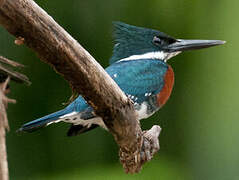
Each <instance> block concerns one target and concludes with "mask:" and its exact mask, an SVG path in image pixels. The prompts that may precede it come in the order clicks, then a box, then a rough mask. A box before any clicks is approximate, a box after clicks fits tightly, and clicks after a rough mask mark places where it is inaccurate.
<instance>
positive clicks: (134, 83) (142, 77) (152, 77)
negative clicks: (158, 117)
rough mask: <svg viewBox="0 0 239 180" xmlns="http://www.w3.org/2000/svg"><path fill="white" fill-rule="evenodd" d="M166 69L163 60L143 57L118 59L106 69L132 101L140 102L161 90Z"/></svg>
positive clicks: (166, 66)
mask: <svg viewBox="0 0 239 180" xmlns="http://www.w3.org/2000/svg"><path fill="white" fill-rule="evenodd" d="M167 69H168V65H167V64H166V63H165V62H163V61H160V60H152V59H145V60H133V61H132V60H129V61H120V62H117V63H114V64H112V65H111V66H109V67H108V68H107V69H106V71H107V72H108V74H109V75H110V76H111V77H112V78H113V79H114V80H115V82H116V83H117V84H118V85H119V87H120V88H121V89H122V90H123V91H124V92H125V93H126V94H127V95H128V96H129V97H130V98H131V99H132V100H133V101H134V102H137V103H139V104H141V103H142V102H144V101H146V100H147V99H148V97H149V96H151V95H157V94H158V93H159V92H160V91H161V89H162V88H163V86H164V76H165V73H166V72H167Z"/></svg>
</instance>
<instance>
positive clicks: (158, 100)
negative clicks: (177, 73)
mask: <svg viewBox="0 0 239 180" xmlns="http://www.w3.org/2000/svg"><path fill="white" fill-rule="evenodd" d="M114 27H115V33H114V35H115V36H114V37H115V45H114V49H113V55H112V57H111V59H110V66H109V67H107V68H106V69H105V71H106V72H107V73H108V74H109V75H110V76H111V78H112V79H113V80H114V81H115V82H116V83H117V84H118V85H119V87H120V88H121V89H122V91H123V92H124V93H125V95H126V96H128V97H129V98H130V99H131V100H132V102H133V104H134V108H135V111H136V113H137V117H138V119H139V120H141V119H145V118H148V117H149V116H151V115H152V114H154V113H155V112H157V111H158V110H159V109H160V108H161V107H162V106H163V105H164V104H165V103H166V102H167V100H168V99H169V96H170V94H171V92H172V89H173V85H174V72H173V69H172V67H171V66H170V65H169V64H167V61H168V60H169V59H170V58H172V57H174V56H176V55H178V54H180V53H181V52H183V51H187V50H194V49H201V48H207V47H211V46H216V45H220V44H224V43H225V41H220V40H185V39H176V38H173V37H171V36H169V35H167V34H165V33H163V32H160V31H158V30H153V29H148V28H142V27H136V26H132V25H128V24H125V23H122V22H115V23H114ZM58 122H66V123H70V124H71V127H70V129H69V131H68V133H67V135H68V136H74V135H78V134H81V133H83V132H86V131H89V130H91V129H94V128H96V127H98V126H101V127H103V128H105V129H107V127H106V126H105V124H104V122H103V120H102V118H101V117H99V116H97V115H96V114H95V113H94V109H93V108H92V107H91V106H90V105H88V104H87V102H86V101H85V100H84V99H83V97H82V96H78V97H77V98H76V99H75V100H74V101H73V102H72V103H71V104H69V105H68V106H67V107H65V108H64V109H62V110H60V111H57V112H55V113H52V114H49V115H46V116H44V117H41V118H39V119H36V120H34V121H31V122H28V123H26V124H24V125H23V126H22V127H21V128H20V129H19V131H28V132H31V131H33V130H35V129H38V128H40V127H45V126H47V125H49V124H52V123H58Z"/></svg>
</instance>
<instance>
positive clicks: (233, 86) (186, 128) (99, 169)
mask: <svg viewBox="0 0 239 180" xmlns="http://www.w3.org/2000/svg"><path fill="white" fill-rule="evenodd" d="M36 2H37V3H38V4H39V5H40V6H41V7H42V8H43V9H45V10H46V11H47V12H48V13H49V14H50V15H51V16H52V17H53V18H54V19H55V20H56V21H57V22H58V23H59V24H60V25H61V26H62V27H64V28H65V29H66V31H68V32H69V33H70V34H71V35H72V36H73V37H74V38H75V39H77V40H78V41H79V42H80V43H81V44H82V45H83V46H84V47H85V48H86V49H87V50H88V51H89V52H90V53H91V54H92V55H93V56H94V57H95V58H96V59H97V60H98V61H99V62H100V64H101V65H102V66H103V67H107V66H108V59H109V58H110V56H111V51H112V46H113V43H112V42H113V41H112V38H111V37H112V36H111V32H112V24H111V22H112V21H114V20H119V21H123V22H126V23H129V24H133V25H138V26H144V27H149V28H155V29H158V30H161V31H163V32H166V33H168V34H170V35H172V36H174V37H176V38H185V39H186V38H188V39H189V38H190V39H197V38H199V39H221V40H226V41H227V43H226V44H225V45H223V46H218V47H214V48H210V49H204V50H199V51H194V52H186V53H183V54H181V55H179V56H177V57H175V58H173V59H171V60H170V62H169V63H170V64H171V65H172V67H173V69H174V71H175V76H176V77H175V79H176V81H175V87H174V90H173V93H172V95H171V98H170V100H169V101H168V103H167V104H166V105H165V106H164V108H163V109H161V110H160V112H158V113H156V114H155V115H154V116H153V117H152V118H150V119H147V120H144V121H143V123H142V127H143V128H144V129H146V128H150V127H151V126H152V125H153V124H159V125H160V126H161V127H162V128H163V131H162V133H161V135H160V145H161V149H160V151H159V153H158V154H157V155H156V156H155V157H154V159H153V161H151V162H150V163H147V164H146V165H145V166H144V168H143V170H142V172H141V173H139V174H137V175H126V174H124V172H123V169H122V167H121V165H120V163H119V160H118V147H117V145H116V143H115V142H114V140H113V138H112V136H111V135H110V134H109V133H108V132H106V131H104V130H102V129H100V128H98V129H96V130H94V131H91V132H89V133H86V134H83V135H81V136H78V137H72V138H68V137H66V131H67V129H68V124H63V123H59V124H57V125H52V126H49V127H47V128H44V129H42V130H41V131H37V132H35V133H32V134H17V133H15V130H16V129H17V128H19V127H20V126H21V125H22V124H23V123H25V122H28V121H30V120H33V119H35V118H38V117H41V116H43V115H46V114H48V113H51V112H54V111H56V110H59V109H61V108H63V105H62V102H66V101H67V100H68V98H69V97H70V96H71V89H70V88H69V86H68V83H67V82H66V81H65V80H64V79H63V78H62V77H61V76H59V75H58V74H56V73H55V72H54V71H53V70H52V68H51V67H49V66H48V65H47V64H44V63H42V62H41V61H40V60H39V59H38V58H37V57H36V55H35V53H34V52H33V51H32V50H30V49H28V48H27V47H26V46H24V45H23V46H16V45H15V44H14V38H13V37H12V36H11V35H9V34H8V33H7V32H6V31H5V30H4V29H3V28H0V42H1V43H0V54H1V55H3V56H6V57H8V58H10V59H13V60H17V61H18V62H20V63H23V64H25V65H26V68H25V69H24V71H23V72H24V73H25V74H26V75H27V76H28V77H29V78H30V80H31V81H32V85H31V86H30V87H26V86H23V85H19V84H15V83H11V88H12V92H11V94H10V97H11V98H15V99H17V104H16V105H9V108H8V117H9V123H10V127H11V131H10V132H9V133H8V134H7V148H8V160H9V169H10V177H11V179H16V180H25V179H26V180H28V179H29V180H32V179H37V180H38V179H39V180H40V179H49V180H53V179H57V180H58V179H60V180H61V179H70V180H71V179H152V180H154V179H155V180H156V179H157V180H158V179H163V180H167V179H169V180H171V179H173V180H180V179H182V180H194V179H195V180H202V179H217V180H238V179H239V155H238V152H239V140H238V129H239V121H238V115H239V113H238V106H239V102H238V100H239V96H238V90H239V83H238V76H239V71H238V67H239V54H238V50H237V46H238V45H237V44H238V42H239V38H238V37H239V35H238V32H239V21H238V20H237V18H238V17H239V14H238V7H239V1H236V0H217V1H215V0H211V1H208V0H178V1H175V0H161V1H159V0H151V1H146V0H145V1H137V0H131V1H127V0H118V1H112V0H101V1H97V0H87V1H85V0H68V1H65V0H51V1H40V0H36Z"/></svg>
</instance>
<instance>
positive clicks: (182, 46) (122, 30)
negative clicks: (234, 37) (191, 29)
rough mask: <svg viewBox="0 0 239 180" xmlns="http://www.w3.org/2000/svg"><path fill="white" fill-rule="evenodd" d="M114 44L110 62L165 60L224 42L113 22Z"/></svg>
mask: <svg viewBox="0 0 239 180" xmlns="http://www.w3.org/2000/svg"><path fill="white" fill-rule="evenodd" d="M113 24H114V27H115V32H114V36H115V46H114V50H113V56H112V57H111V59H110V64H112V63H114V62H117V61H122V60H136V59H159V60H162V61H165V62H166V61H167V60H168V59H170V58H172V57H174V56H176V55H178V54H179V53H181V52H182V51H187V50H194V49H202V48H207V47H211V46H216V45H220V44H224V43H225V41H220V40H185V39H176V38H174V37H171V36H169V35H167V34H165V33H163V32H160V31H158V30H154V29H148V28H142V27H136V26H132V25H129V24H125V23H122V22H114V23H113Z"/></svg>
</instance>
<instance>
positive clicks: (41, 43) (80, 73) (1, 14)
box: [0, 0, 160, 173]
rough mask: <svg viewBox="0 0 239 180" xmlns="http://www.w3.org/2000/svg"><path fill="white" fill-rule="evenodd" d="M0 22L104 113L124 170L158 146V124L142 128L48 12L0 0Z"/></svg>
mask: <svg viewBox="0 0 239 180" xmlns="http://www.w3.org/2000/svg"><path fill="white" fill-rule="evenodd" d="M0 24H1V25H2V26H3V27H4V28H5V29H7V31H9V33H11V34H12V35H14V36H15V37H17V38H18V37H21V39H24V44H26V45H27V46H28V47H30V48H31V49H33V50H34V51H35V52H36V53H37V55H38V56H39V57H40V59H41V60H43V61H44V62H46V63H48V64H50V65H51V66H52V67H53V68H54V69H55V70H56V71H57V72H58V73H60V74H61V75H62V76H63V77H64V78H65V79H66V80H67V81H69V83H70V85H71V86H72V88H73V89H74V90H75V91H77V92H78V93H80V94H81V95H82V96H83V97H84V98H85V99H86V101H87V102H88V103H89V104H90V105H91V106H92V107H93V108H94V110H95V112H96V113H97V114H98V115H99V116H101V117H102V118H103V120H104V122H105V124H106V126H107V127H108V129H109V131H110V132H111V133H112V135H113V136H114V138H115V140H116V142H117V143H118V145H119V146H120V159H121V162H122V163H123V166H124V168H125V170H126V172H131V173H133V172H138V171H139V170H140V169H141V166H142V164H143V163H144V162H145V161H147V160H150V159H151V157H152V156H153V154H154V153H155V150H158V149H159V145H158V135H159V132H160V128H159V126H154V127H153V128H152V131H149V132H148V133H147V132H146V133H143V132H142V130H141V128H140V124H139V122H138V121H137V120H136V119H137V117H136V113H135V111H134V108H133V105H132V103H131V101H130V100H129V99H128V98H127V97H126V96H125V94H124V93H123V92H122V91H121V89H120V88H119V87H118V85H117V84H116V83H115V82H114V81H113V80H112V79H111V78H110V76H109V75H108V74H107V73H106V72H105V71H104V69H103V68H102V67H101V66H100V65H99V64H98V63H97V62H96V61H95V60H94V58H93V57H92V56H91V55H90V54H89V53H88V52H87V51H86V50H85V49H84V48H83V47H82V46H81V45H80V44H78V43H77V41H76V40H75V39H73V38H72V37H71V36H70V35H69V34H68V33H67V32H66V31H65V30H64V29H63V28H62V27H60V26H59V25H58V24H57V23H56V22H55V21H54V20H53V19H52V17H50V16H49V15H48V14H47V13H46V12H45V11H44V10H42V9H41V8H40V7H39V6H38V5H37V4H36V3H35V2H34V1H32V0H14V1H13V0H4V2H3V0H0ZM22 43H23V42H22V41H21V43H20V44H22ZM149 135H152V136H151V137H152V138H149ZM155 135H156V136H155ZM153 137H156V138H153Z"/></svg>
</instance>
